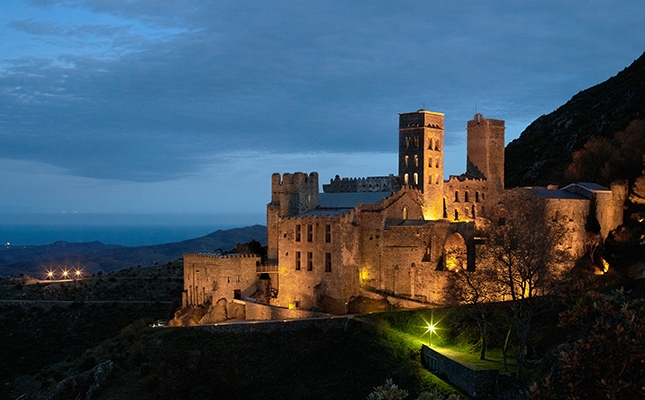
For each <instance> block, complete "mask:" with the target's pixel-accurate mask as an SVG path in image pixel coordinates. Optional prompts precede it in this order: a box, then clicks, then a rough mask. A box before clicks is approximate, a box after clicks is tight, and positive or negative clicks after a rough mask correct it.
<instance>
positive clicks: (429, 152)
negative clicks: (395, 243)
mask: <svg viewBox="0 0 645 400" xmlns="http://www.w3.org/2000/svg"><path fill="white" fill-rule="evenodd" d="M443 139H444V128H443V114H442V113H437V112H432V111H427V110H418V111H416V112H411V113H402V114H399V178H400V179H401V183H402V184H403V186H410V187H412V188H414V189H418V190H420V191H421V192H422V193H423V199H424V205H423V217H424V219H426V220H437V219H441V218H443Z"/></svg>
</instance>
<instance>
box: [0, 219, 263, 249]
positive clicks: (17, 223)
mask: <svg viewBox="0 0 645 400" xmlns="http://www.w3.org/2000/svg"><path fill="white" fill-rule="evenodd" d="M260 218H261V219H260ZM264 219H265V217H264V215H262V216H257V215H256V216H253V215H194V214H189V215H177V214H173V215H163V214H155V215H150V214H146V215H139V214H137V215H127V214H4V215H0V244H2V245H6V244H7V243H10V245H11V246H24V245H46V244H51V243H54V242H57V241H65V242H70V243H71V242H73V243H84V242H94V241H99V242H101V243H104V244H118V245H122V246H150V245H155V244H164V243H172V242H181V241H184V240H188V239H194V238H197V237H201V236H205V235H208V234H209V233H212V232H215V231H217V230H220V229H222V230H226V229H231V228H241V227H245V226H250V225H255V224H258V223H259V224H264V223H265V221H264Z"/></svg>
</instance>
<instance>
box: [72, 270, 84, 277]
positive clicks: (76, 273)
mask: <svg viewBox="0 0 645 400" xmlns="http://www.w3.org/2000/svg"><path fill="white" fill-rule="evenodd" d="M82 272H83V271H81V270H80V269H78V268H77V269H76V270H75V271H74V277H76V279H79V278H80V277H81V273H82Z"/></svg>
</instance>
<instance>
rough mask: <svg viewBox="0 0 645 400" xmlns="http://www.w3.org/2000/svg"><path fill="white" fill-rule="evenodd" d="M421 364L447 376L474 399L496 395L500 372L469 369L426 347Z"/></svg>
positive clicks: (422, 350) (423, 347) (434, 372)
mask: <svg viewBox="0 0 645 400" xmlns="http://www.w3.org/2000/svg"><path fill="white" fill-rule="evenodd" d="M421 362H422V363H423V365H425V367H426V368H428V370H429V371H430V372H432V373H433V374H441V375H445V376H446V378H447V379H448V380H449V381H450V382H451V383H453V384H454V385H456V386H458V387H459V388H460V389H462V390H463V391H465V392H466V393H468V395H470V396H472V397H475V398H478V397H484V396H489V395H492V394H494V393H495V390H496V387H497V376H498V375H499V371H498V370H475V369H471V368H468V367H467V366H465V365H463V364H460V363H458V362H457V361H455V360H452V359H450V358H448V357H446V356H444V355H442V354H440V353H438V352H437V351H435V350H433V349H432V348H430V347H428V346H426V345H423V346H422V348H421Z"/></svg>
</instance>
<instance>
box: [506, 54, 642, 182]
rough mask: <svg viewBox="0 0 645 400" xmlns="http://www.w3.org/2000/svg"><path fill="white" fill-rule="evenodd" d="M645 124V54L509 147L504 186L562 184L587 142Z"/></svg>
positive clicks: (532, 127)
mask: <svg viewBox="0 0 645 400" xmlns="http://www.w3.org/2000/svg"><path fill="white" fill-rule="evenodd" d="M636 119H645V53H643V55H641V56H640V58H638V59H637V60H636V61H634V62H633V63H632V65H630V66H629V67H627V68H625V69H624V70H623V71H621V72H619V73H618V74H617V75H616V76H614V77H612V78H610V79H608V80H607V81H605V82H603V83H601V84H598V85H596V86H593V87H591V88H589V89H587V90H583V91H581V92H580V93H578V94H576V95H575V96H573V97H572V98H571V100H569V101H568V102H567V103H566V104H564V105H563V106H561V107H559V108H558V109H557V110H555V111H553V112H552V113H550V114H548V115H543V116H541V117H540V118H538V119H536V120H535V121H533V123H531V125H529V126H528V127H527V128H526V129H525V130H524V132H522V134H521V135H520V137H519V138H517V139H515V140H514V141H512V142H511V143H509V144H508V146H507V147H506V167H505V176H506V187H516V186H531V185H547V184H552V183H553V184H560V183H564V182H565V179H564V170H565V169H566V167H567V166H568V165H569V164H570V163H571V160H572V154H573V152H574V151H576V150H578V149H581V148H582V147H583V146H584V145H585V143H587V142H588V141H589V139H591V138H594V137H605V138H608V139H610V140H611V139H612V138H613V135H614V133H616V132H619V131H622V130H625V128H626V127H627V126H628V125H629V124H630V122H632V121H633V120H636Z"/></svg>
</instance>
